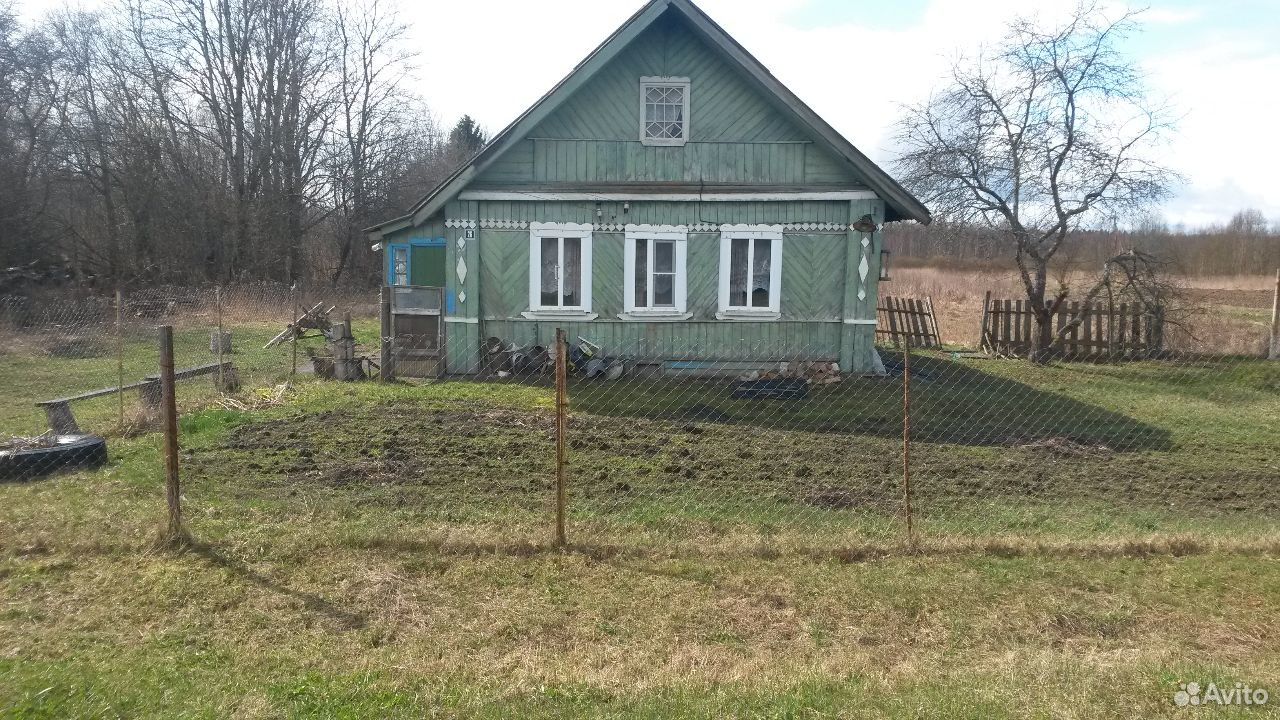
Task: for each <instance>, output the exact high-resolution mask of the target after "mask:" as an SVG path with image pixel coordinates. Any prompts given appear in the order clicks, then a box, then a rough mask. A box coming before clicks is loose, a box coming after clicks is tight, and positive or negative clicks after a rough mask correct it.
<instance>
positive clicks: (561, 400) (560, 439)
mask: <svg viewBox="0 0 1280 720" xmlns="http://www.w3.org/2000/svg"><path fill="white" fill-rule="evenodd" d="M568 355H569V353H568V351H567V349H566V347H565V333H564V330H562V329H560V328H556V545H557V546H558V547H564V545H565V532H564V512H565V435H566V432H567V430H568V423H567V422H566V420H567V418H566V417H565V416H566V414H567V411H568V406H569V387H568V385H569V368H568V361H569V358H568Z"/></svg>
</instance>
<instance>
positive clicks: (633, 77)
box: [472, 21, 864, 187]
mask: <svg viewBox="0 0 1280 720" xmlns="http://www.w3.org/2000/svg"><path fill="white" fill-rule="evenodd" d="M644 76H678V77H688V78H689V79H690V81H691V83H692V86H691V90H690V111H689V113H690V118H689V131H690V133H689V134H690V136H689V143H688V144H687V145H685V146H683V147H652V146H646V145H644V144H642V143H641V142H640V140H639V133H640V78H641V77H644ZM773 102H774V101H773V100H772V98H770V97H767V96H766V95H765V94H764V93H762V92H760V91H758V90H757V89H756V88H755V87H754V85H753V84H752V83H751V82H749V81H748V80H747V79H746V78H744V77H743V76H742V75H741V74H740V73H738V72H737V71H735V70H734V69H733V68H732V67H731V66H729V65H728V64H727V63H726V62H725V61H723V60H722V59H721V58H720V56H719V55H718V54H717V53H716V52H715V51H714V50H712V49H711V48H710V47H709V46H707V45H706V44H705V43H703V42H702V41H701V40H700V39H699V38H698V37H697V36H695V35H694V33H693V32H692V31H691V30H690V29H689V28H688V27H686V26H685V25H684V24H683V23H679V22H669V21H664V22H659V23H657V24H656V25H655V26H653V27H651V28H649V29H648V30H646V31H645V32H644V33H643V34H642V35H641V36H640V37H639V38H637V39H636V41H635V43H633V44H632V45H631V47H629V48H627V49H626V50H625V51H623V52H622V53H621V54H620V55H619V56H618V57H617V58H615V59H614V60H613V61H612V62H610V63H609V64H608V65H607V66H606V67H605V68H603V69H602V70H601V71H600V73H599V74H597V75H596V76H595V77H594V78H592V79H591V81H590V82H588V83H586V84H585V85H584V86H583V87H582V88H581V89H579V90H578V91H577V92H576V93H575V94H574V95H573V96H572V97H571V98H569V99H568V100H567V101H566V102H565V103H564V104H563V105H562V106H561V107H560V108H558V109H557V110H556V111H555V112H554V113H553V114H552V115H551V116H550V117H548V118H547V119H546V120H544V121H542V122H541V123H540V124H539V125H538V126H537V127H536V128H534V129H533V131H532V132H531V133H530V134H529V136H528V137H527V138H526V139H524V140H523V141H521V142H520V143H519V144H517V145H516V146H515V147H514V148H513V149H512V150H510V151H509V152H508V153H507V154H506V155H505V156H504V157H503V158H502V159H501V160H499V161H498V162H497V163H496V164H495V165H494V166H493V167H491V168H489V169H488V170H487V171H485V172H484V173H483V174H482V175H481V176H480V177H478V178H476V180H475V181H474V182H473V183H472V186H473V187H497V186H518V185H520V184H525V183H591V182H693V183H701V182H705V183H732V184H753V183H754V184H765V185H815V184H817V185H843V186H861V185H863V184H864V183H863V181H862V178H861V177H859V176H858V175H857V173H856V172H855V171H854V170H853V168H852V167H850V166H849V165H848V163H847V162H845V161H844V160H843V159H840V158H837V157H836V156H834V155H832V154H831V153H829V152H828V151H826V150H824V149H821V148H819V147H817V146H815V145H814V144H813V143H812V140H813V138H811V137H809V136H808V134H807V133H806V132H805V131H804V130H803V129H801V128H800V127H799V126H798V125H797V124H796V123H795V122H793V121H792V119H791V118H789V117H788V116H787V115H786V114H785V113H784V112H783V111H782V110H780V109H779V108H778V107H776V106H775V105H773V104H772V103H773Z"/></svg>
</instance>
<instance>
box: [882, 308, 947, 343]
mask: <svg viewBox="0 0 1280 720" xmlns="http://www.w3.org/2000/svg"><path fill="white" fill-rule="evenodd" d="M876 315H877V316H878V318H877V322H876V338H877V339H878V340H880V341H881V342H885V343H888V344H890V345H892V346H893V347H895V348H900V347H903V346H905V345H907V344H910V346H911V347H912V348H934V349H936V348H940V347H942V338H941V335H940V334H939V332H938V319H937V317H936V316H935V315H934V314H933V299H932V298H929V297H925V298H924V299H923V300H920V299H917V298H901V297H892V296H889V295H886V296H885V297H883V298H881V299H880V306H879V307H877V308H876Z"/></svg>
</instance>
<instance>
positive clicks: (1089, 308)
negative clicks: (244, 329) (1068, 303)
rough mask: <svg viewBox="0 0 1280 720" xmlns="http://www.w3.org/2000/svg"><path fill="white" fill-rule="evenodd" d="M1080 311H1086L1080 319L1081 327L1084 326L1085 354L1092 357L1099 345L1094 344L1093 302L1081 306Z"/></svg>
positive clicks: (1083, 348) (1083, 347)
mask: <svg viewBox="0 0 1280 720" xmlns="http://www.w3.org/2000/svg"><path fill="white" fill-rule="evenodd" d="M1080 311H1082V313H1084V318H1082V319H1080V327H1082V328H1084V343H1083V346H1082V350H1083V355H1084V356H1085V357H1092V356H1093V354H1094V352H1097V347H1096V346H1094V345H1093V304H1092V302H1087V304H1084V306H1082V307H1080Z"/></svg>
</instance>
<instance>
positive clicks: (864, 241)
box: [862, 237, 871, 247]
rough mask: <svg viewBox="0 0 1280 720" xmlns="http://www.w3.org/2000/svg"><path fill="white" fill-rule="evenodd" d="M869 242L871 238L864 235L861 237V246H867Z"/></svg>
mask: <svg viewBox="0 0 1280 720" xmlns="http://www.w3.org/2000/svg"><path fill="white" fill-rule="evenodd" d="M870 244H871V239H870V238H865V237H864V238H862V247H866V246H868V245H870Z"/></svg>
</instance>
